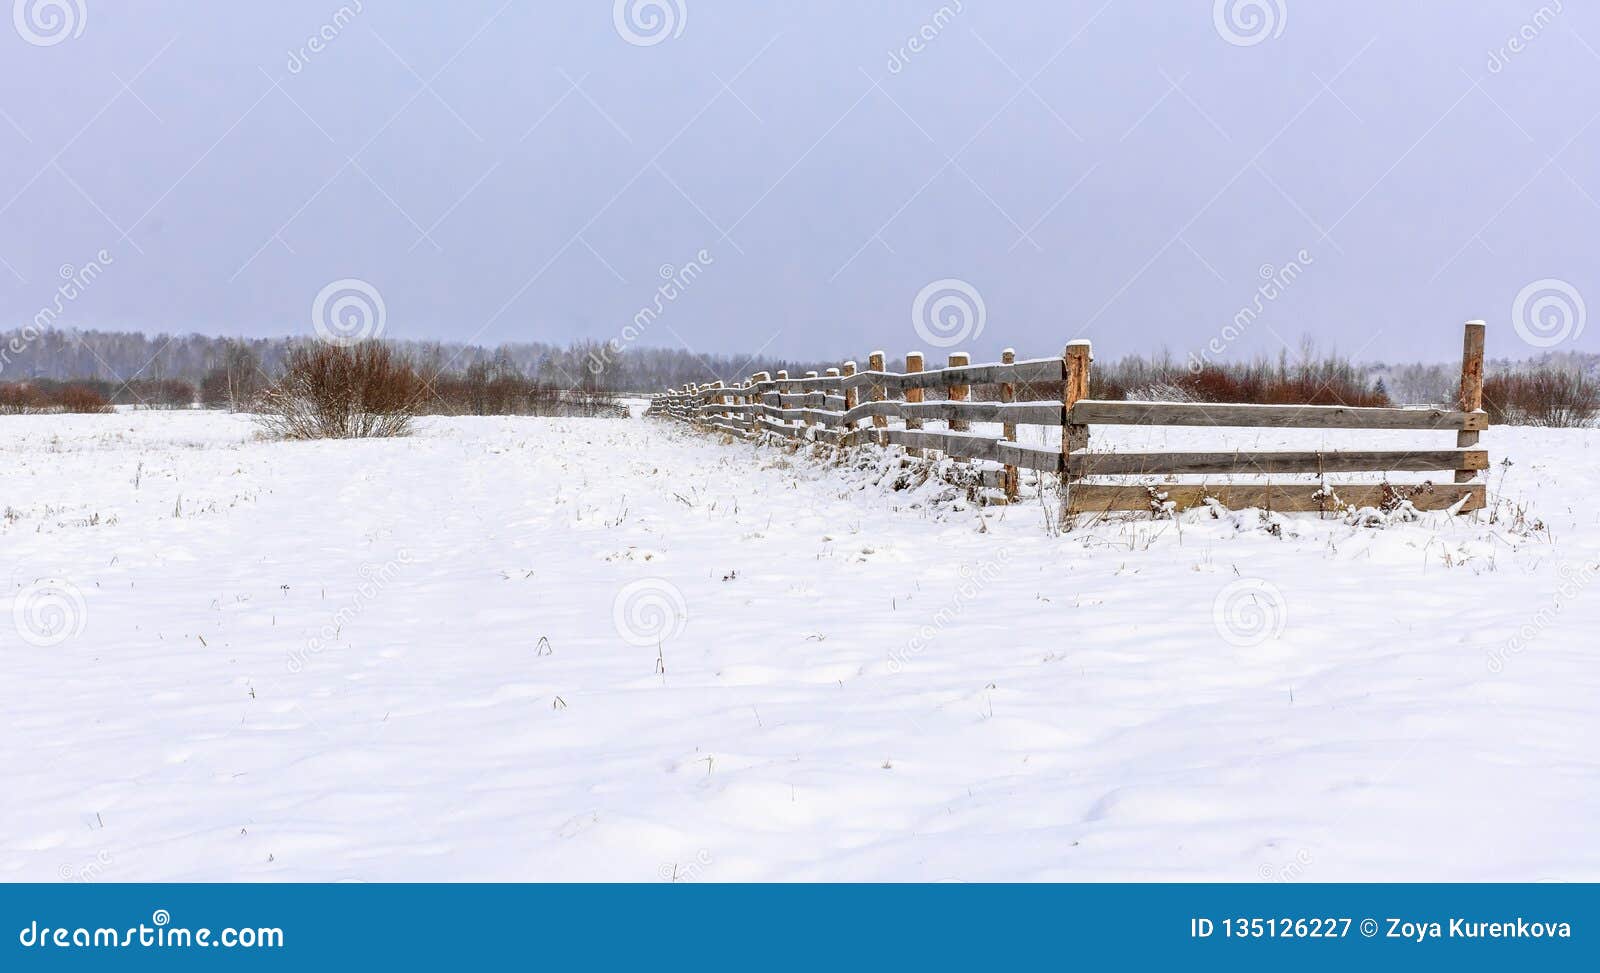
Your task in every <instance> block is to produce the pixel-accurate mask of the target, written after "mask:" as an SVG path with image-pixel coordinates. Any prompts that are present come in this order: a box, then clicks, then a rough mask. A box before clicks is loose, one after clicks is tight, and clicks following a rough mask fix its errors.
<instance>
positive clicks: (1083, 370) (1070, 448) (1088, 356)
mask: <svg viewBox="0 0 1600 973" xmlns="http://www.w3.org/2000/svg"><path fill="white" fill-rule="evenodd" d="M1061 359H1062V367H1063V371H1064V373H1065V374H1064V379H1063V381H1062V383H1061V484H1062V487H1063V490H1062V494H1063V496H1062V512H1063V513H1064V514H1065V513H1070V512H1071V511H1072V506H1071V500H1072V492H1071V490H1072V488H1071V486H1070V483H1071V481H1072V473H1071V467H1070V465H1069V464H1070V463H1071V460H1070V458H1069V455H1068V454H1070V453H1075V452H1081V451H1083V450H1086V449H1088V448H1089V427H1088V426H1087V425H1084V424H1081V423H1077V424H1074V423H1069V422H1068V421H1067V420H1068V418H1069V417H1070V416H1071V413H1072V405H1073V403H1075V402H1077V401H1078V400H1079V399H1086V398H1088V397H1089V363H1090V362H1091V361H1092V360H1093V355H1092V353H1091V349H1090V346H1089V342H1088V340H1087V339H1084V338H1079V339H1077V340H1075V341H1069V342H1067V347H1066V350H1065V351H1063V352H1062V353H1061Z"/></svg>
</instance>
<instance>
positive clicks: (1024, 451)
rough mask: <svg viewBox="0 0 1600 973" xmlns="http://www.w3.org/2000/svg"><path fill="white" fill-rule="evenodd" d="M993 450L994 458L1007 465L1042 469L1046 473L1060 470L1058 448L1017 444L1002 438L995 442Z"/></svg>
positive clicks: (1026, 468)
mask: <svg viewBox="0 0 1600 973" xmlns="http://www.w3.org/2000/svg"><path fill="white" fill-rule="evenodd" d="M994 450H995V459H996V460H998V461H999V462H1001V463H1004V464H1006V465H1007V466H1017V467H1021V468H1022V469H1025V470H1043V471H1044V472H1046V473H1059V472H1061V453H1060V451H1059V450H1054V449H1040V448H1039V447H1037V446H1019V445H1017V444H1016V443H1013V442H1009V441H1007V440H1004V439H1002V440H1000V441H999V442H997V443H995V447H994Z"/></svg>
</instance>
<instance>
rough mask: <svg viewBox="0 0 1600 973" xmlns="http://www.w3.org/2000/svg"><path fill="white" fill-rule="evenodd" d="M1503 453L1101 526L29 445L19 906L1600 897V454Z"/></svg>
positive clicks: (3, 776)
mask: <svg viewBox="0 0 1600 973" xmlns="http://www.w3.org/2000/svg"><path fill="white" fill-rule="evenodd" d="M1357 435H1360V434H1357ZM1366 435H1367V438H1366V439H1364V440H1363V442H1366V443H1369V444H1370V445H1371V446H1372V448H1380V447H1382V446H1387V445H1391V444H1392V445H1397V446H1398V445H1404V444H1405V443H1413V444H1415V443H1419V434H1416V433H1410V434H1397V435H1396V436H1395V437H1394V438H1393V440H1392V441H1391V440H1388V439H1384V440H1383V441H1382V442H1374V441H1373V437H1371V435H1370V434H1366ZM1095 436H1096V444H1097V447H1098V446H1101V445H1111V446H1116V447H1119V448H1129V449H1132V448H1174V449H1177V448H1188V449H1203V448H1207V447H1208V446H1210V445H1212V444H1218V443H1220V444H1224V445H1231V446H1236V447H1240V448H1272V447H1274V446H1275V445H1279V444H1281V446H1282V448H1307V447H1310V446H1316V445H1322V444H1329V445H1335V444H1336V443H1335V442H1333V440H1334V439H1336V438H1337V437H1335V436H1332V435H1330V434H1324V433H1316V434H1311V435H1309V437H1308V436H1307V434H1300V437H1301V438H1299V439H1298V440H1297V439H1296V438H1295V437H1294V436H1293V435H1288V434H1283V433H1280V432H1259V431H1233V432H1231V433H1230V432H1223V431H1219V430H1209V429H1200V430H1173V429H1167V430H1144V431H1134V430H1127V431H1121V432H1111V433H1109V434H1108V436H1107V437H1105V438H1102V437H1101V430H1100V429H1098V428H1097V429H1096V431H1095ZM1380 438H1381V437H1380ZM1436 440H1437V442H1436ZM1483 441H1484V446H1485V447H1486V448H1487V449H1489V450H1490V452H1491V457H1492V459H1493V460H1494V461H1496V462H1497V463H1498V462H1499V461H1501V460H1503V459H1509V460H1510V461H1511V462H1512V464H1513V465H1510V466H1509V467H1502V466H1496V468H1495V469H1494V470H1492V471H1491V473H1490V476H1489V483H1490V492H1491V503H1492V504H1493V505H1494V506H1495V510H1494V512H1493V513H1494V518H1493V520H1492V521H1491V517H1490V516H1489V515H1487V514H1480V515H1477V516H1470V517H1462V518H1451V517H1449V516H1447V515H1444V514H1424V515H1422V516H1421V517H1419V518H1418V519H1417V520H1415V521H1414V522H1410V523H1400V522H1396V521H1395V520H1390V521H1388V522H1386V523H1383V524H1382V525H1380V526H1377V527H1368V526H1359V525H1355V524H1351V523H1346V522H1345V520H1344V519H1343V518H1330V519H1327V520H1322V519H1318V518H1316V517H1314V516H1307V515H1295V516H1291V517H1278V518H1264V517H1263V516H1262V515H1261V514H1260V513H1259V512H1255V511H1245V512H1221V513H1220V515H1219V516H1216V517H1213V516H1212V514H1211V512H1208V511H1194V512H1191V513H1189V514H1186V515H1184V516H1183V517H1182V518H1181V519H1180V520H1179V521H1177V522H1173V521H1152V520H1151V519H1150V518H1148V517H1144V516H1137V517H1129V518H1110V519H1107V520H1105V521H1103V522H1099V523H1096V524H1094V525H1090V526H1084V527H1080V528H1079V529H1076V530H1073V531H1070V532H1068V533H1065V534H1058V533H1056V532H1053V531H1051V530H1049V529H1047V527H1046V524H1047V517H1046V511H1047V508H1048V503H1045V502H1041V501H1039V500H1033V501H1030V502H1028V503H1025V504H1020V505H1017V506H1013V507H1010V508H988V509H986V510H985V509H979V508H977V507H975V506H972V505H971V504H969V503H967V502H965V501H964V500H963V499H962V498H960V497H959V496H951V494H953V493H954V492H955V491H952V490H950V489H948V488H944V487H941V486H939V485H938V484H937V483H931V482H930V483H927V484H923V485H921V486H919V487H914V488H912V489H906V490H901V491H896V490H893V489H891V488H890V486H889V481H891V480H892V479H893V478H894V477H895V476H896V475H897V474H898V472H899V471H898V470H897V469H896V468H895V467H896V464H895V463H893V462H891V461H889V460H887V459H874V458H870V457H869V458H866V459H863V460H861V461H859V462H854V463H850V464H843V465H840V464H836V463H833V462H831V461H829V460H827V459H826V458H825V457H820V458H819V457H812V456H810V455H808V451H805V450H803V451H801V452H799V453H794V452H790V451H787V450H784V449H780V448H774V447H771V446H757V445H754V444H747V443H731V442H725V441H722V440H720V439H719V438H717V437H713V436H707V435H703V434H698V433H695V432H692V431H690V430H687V429H684V428H682V427H679V426H676V425H673V424H669V423H666V422H661V421H655V420H634V421H625V420H601V419H529V418H472V419H428V420H425V421H424V422H423V423H422V424H421V427H420V429H419V432H418V434H417V435H415V436H413V437H410V438H407V439H400V440H388V441H366V442H315V443H275V442H264V441H259V440H258V439H257V438H256V437H255V430H254V428H253V426H252V425H251V424H250V422H249V420H248V419H247V418H245V417H239V416H229V415H223V414H217V413H207V412H174V413H149V412H136V413H122V414H115V415H106V416H74V417H61V416H54V417H51V416H33V417H28V416H24V417H6V418H3V419H0V568H3V576H0V582H3V585H4V588H3V592H0V720H3V732H0V741H3V742H0V794H4V795H5V798H4V800H0V880H11V881H16V880H43V881H48V880H56V879H69V880H107V881H138V880H163V881H169V880H170V881H179V880H186V881H216V880H306V881H323V880H346V879H357V880H384V881H389V880H403V879H414V880H457V879H485V880H556V879H565V880H612V879H617V880H634V881H653V880H678V881H690V880H703V881H736V880H783V879H788V880H821V879H838V880H865V879H876V880H945V879H962V880H983V879H987V880H1095V879H1121V880H1147V879H1148V880H1153V879H1164V880H1165V879H1170V880H1198V879H1218V880H1295V879H1304V880H1321V881H1342V880H1502V879H1503V880H1535V879H1584V880H1591V881H1592V880H1596V879H1600V844H1597V843H1596V842H1595V841H1594V839H1593V837H1592V821H1593V819H1594V818H1595V816H1596V814H1597V812H1600V767H1597V759H1600V758H1597V756H1596V754H1597V751H1596V749H1595V747H1594V745H1593V741H1594V740H1595V739H1600V726H1597V722H1600V717H1597V715H1596V714H1597V707H1596V706H1595V700H1596V693H1597V690H1600V678H1597V676H1600V666H1597V663H1596V660H1595V653H1594V650H1593V636H1592V634H1591V635H1587V636H1586V635H1584V634H1583V633H1584V632H1586V631H1592V629H1593V628H1594V626H1595V624H1596V622H1597V621H1600V611H1597V604H1600V600H1597V598H1596V597H1595V593H1594V592H1593V591H1591V590H1590V589H1589V585H1590V584H1591V582H1592V581H1593V580H1594V578H1595V577H1596V575H1597V573H1600V567H1597V565H1596V557H1597V551H1600V506H1597V504H1596V502H1595V497H1594V484H1596V483H1597V482H1600V432H1597V431H1595V430H1575V431H1554V430H1530V429H1511V428H1498V427H1497V428H1493V429H1491V430H1489V431H1488V432H1487V433H1485V434H1484V438H1483ZM1421 442H1426V443H1430V444H1434V445H1448V443H1446V442H1444V441H1442V440H1440V434H1421ZM1519 508H1520V513H1521V516H1520V517H1519V516H1517V514H1518V512H1519ZM1536 521H1537V522H1536Z"/></svg>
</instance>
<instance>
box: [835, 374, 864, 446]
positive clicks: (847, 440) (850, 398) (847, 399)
mask: <svg viewBox="0 0 1600 973" xmlns="http://www.w3.org/2000/svg"><path fill="white" fill-rule="evenodd" d="M855 373H856V363H855V362H853V361H847V362H845V363H844V365H843V366H842V367H841V368H840V370H839V374H841V375H843V376H844V377H845V378H849V377H851V376H852V375H854V374H855ZM860 401H861V393H860V392H859V391H857V390H856V389H854V388H847V389H845V390H844V411H846V412H849V411H850V410H851V409H854V408H855V407H856V403H858V402H860ZM840 426H841V428H842V429H843V431H842V432H841V433H839V445H841V446H854V445H855V444H856V437H855V431H856V428H855V427H856V424H855V423H854V422H845V423H841V424H840Z"/></svg>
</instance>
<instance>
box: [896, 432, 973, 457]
mask: <svg viewBox="0 0 1600 973" xmlns="http://www.w3.org/2000/svg"><path fill="white" fill-rule="evenodd" d="M885 432H886V433H887V437H888V440H889V442H890V443H891V444H892V445H895V446H910V447H912V448H915V449H937V450H939V451H940V452H943V453H947V454H949V455H951V456H957V457H960V458H962V459H987V460H996V461H998V459H999V453H998V452H997V451H996V449H995V444H996V443H997V442H998V440H995V439H990V438H988V437H985V436H976V435H973V434H971V433H959V432H943V431H927V430H920V429H889V430H885Z"/></svg>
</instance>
